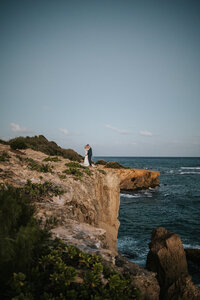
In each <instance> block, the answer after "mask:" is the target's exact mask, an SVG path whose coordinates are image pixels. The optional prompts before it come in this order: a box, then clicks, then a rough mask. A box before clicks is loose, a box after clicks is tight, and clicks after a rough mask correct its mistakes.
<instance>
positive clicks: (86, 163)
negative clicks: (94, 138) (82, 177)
mask: <svg viewBox="0 0 200 300" xmlns="http://www.w3.org/2000/svg"><path fill="white" fill-rule="evenodd" d="M84 149H85V159H84V166H86V167H88V166H92V148H91V147H90V145H89V144H87V145H86V146H85V147H84Z"/></svg>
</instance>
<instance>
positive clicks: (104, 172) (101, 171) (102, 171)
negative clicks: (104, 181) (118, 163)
mask: <svg viewBox="0 0 200 300" xmlns="http://www.w3.org/2000/svg"><path fill="white" fill-rule="evenodd" d="M97 171H99V173H102V174H104V175H106V171H104V170H101V169H97Z"/></svg>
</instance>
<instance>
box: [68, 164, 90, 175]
mask: <svg viewBox="0 0 200 300" xmlns="http://www.w3.org/2000/svg"><path fill="white" fill-rule="evenodd" d="M65 165H66V167H69V169H71V171H68V172H66V173H68V174H72V173H71V172H75V171H74V169H77V170H78V169H81V171H82V172H84V173H85V174H87V175H88V176H91V175H92V171H91V170H90V169H89V167H86V166H83V165H81V164H79V163H78V162H69V163H66V164H65ZM72 170H73V171H72ZM81 171H79V173H81ZM76 173H78V171H77V172H76ZM73 175H75V174H73ZM81 177H82V175H81Z"/></svg>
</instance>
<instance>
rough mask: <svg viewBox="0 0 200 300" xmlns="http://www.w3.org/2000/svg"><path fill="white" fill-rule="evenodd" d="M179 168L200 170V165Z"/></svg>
mask: <svg viewBox="0 0 200 300" xmlns="http://www.w3.org/2000/svg"><path fill="white" fill-rule="evenodd" d="M181 169H186V170H200V167H181Z"/></svg>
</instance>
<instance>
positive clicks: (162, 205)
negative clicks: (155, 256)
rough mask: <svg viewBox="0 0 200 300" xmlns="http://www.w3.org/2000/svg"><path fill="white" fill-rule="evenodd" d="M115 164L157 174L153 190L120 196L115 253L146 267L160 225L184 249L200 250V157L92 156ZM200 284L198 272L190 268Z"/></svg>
mask: <svg viewBox="0 0 200 300" xmlns="http://www.w3.org/2000/svg"><path fill="white" fill-rule="evenodd" d="M98 159H104V160H105V161H118V162H119V163H120V164H122V165H124V166H127V167H131V168H137V169H146V170H154V171H159V172H160V186H159V187H156V188H155V189H148V190H141V191H136V192H134V193H133V194H131V195H129V194H121V197H120V210H119V221H120V227H119V232H118V243H117V245H118V251H119V252H120V253H121V254H122V255H123V256H126V257H128V258H129V259H130V260H131V261H133V262H135V263H137V264H139V265H140V266H142V267H145V264H146V257H147V253H148V251H149V248H148V244H149V242H150V238H151V231H152V229H153V228H156V227H159V226H162V227H165V228H166V229H167V230H169V231H171V232H175V233H177V234H178V235H179V236H180V237H181V240H182V242H183V245H184V248H197V249H200V158H189V157H187V158H183V157H95V158H94V161H97V160H98ZM189 272H190V275H192V277H193V281H194V282H195V283H196V284H198V285H199V284H200V271H199V270H198V268H197V267H196V266H194V265H190V266H189Z"/></svg>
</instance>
